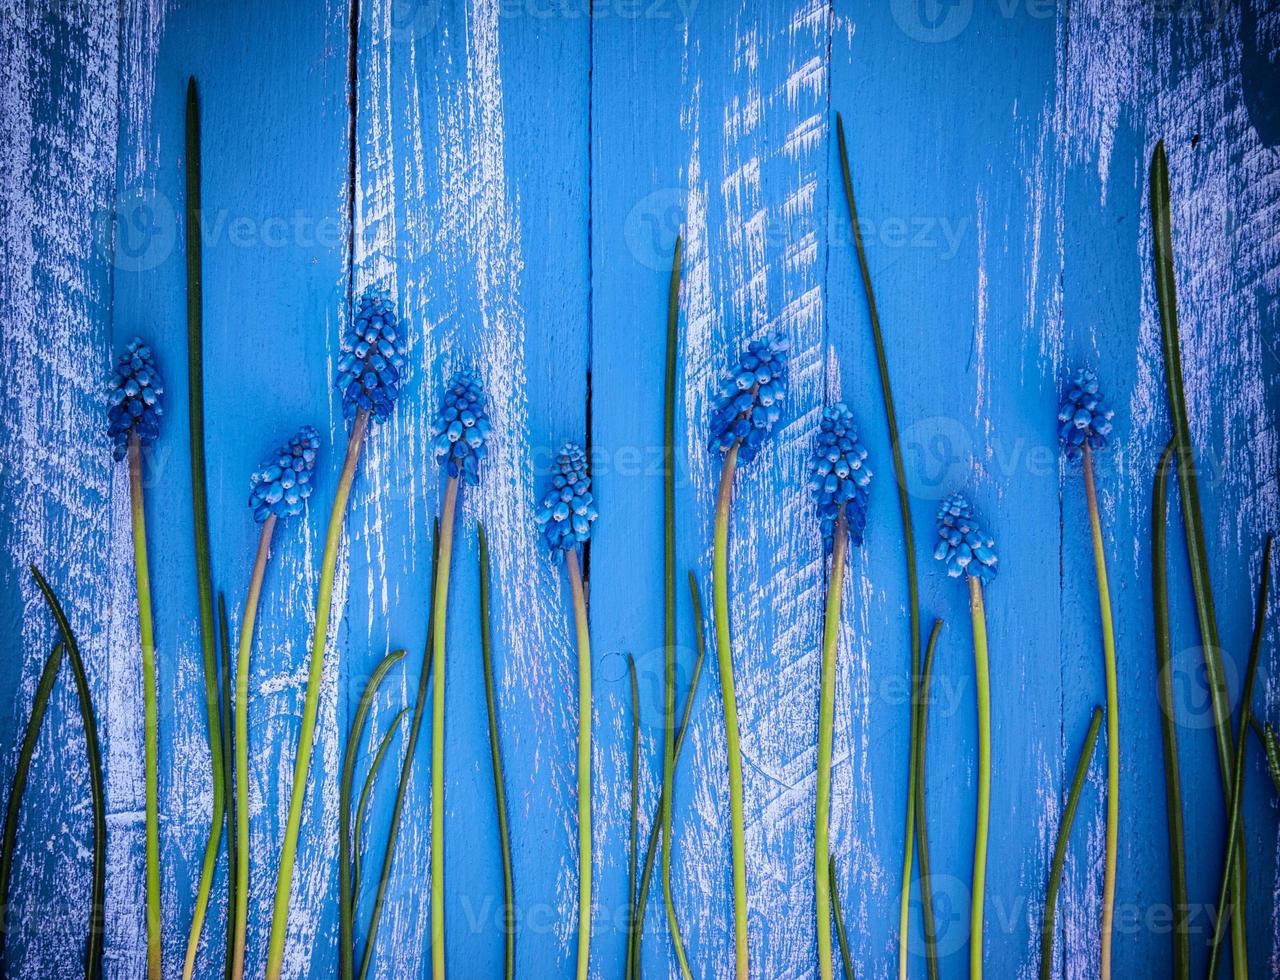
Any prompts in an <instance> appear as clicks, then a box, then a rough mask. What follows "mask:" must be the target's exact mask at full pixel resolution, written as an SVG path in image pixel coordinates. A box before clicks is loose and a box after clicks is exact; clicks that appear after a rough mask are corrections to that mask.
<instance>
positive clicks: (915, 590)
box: [836, 113, 936, 978]
mask: <svg viewBox="0 0 1280 980" xmlns="http://www.w3.org/2000/svg"><path fill="white" fill-rule="evenodd" d="M836 144H837V147H838V149H839V152H840V175H841V177H842V179H843V181H844V196H845V201H846V202H847V203H848V205H849V224H850V227H851V228H852V230H853V244H854V248H855V250H856V252H857V255H858V271H859V273H860V274H861V276H862V288H863V292H864V293H865V294H866V297H867V314H868V317H869V319H870V321H871V340H872V343H873V344H874V346H875V351H876V369H877V371H878V372H879V375H880V392H881V395H882V397H883V402H884V420H885V426H886V428H887V429H888V430H889V447H890V450H891V451H892V456H893V475H894V482H895V483H896V484H897V488H898V510H899V512H900V514H901V517H902V550H903V556H904V558H905V561H906V568H907V597H908V602H909V606H910V629H911V638H910V639H911V678H912V681H911V693H912V698H911V719H910V726H911V748H910V751H909V758H908V762H907V825H906V832H905V834H904V835H903V855H902V895H901V902H900V909H899V926H898V928H899V936H898V975H899V977H902V978H905V977H906V970H907V962H906V956H907V910H908V907H909V900H910V895H911V864H912V844H913V836H916V833H915V823H916V808H915V795H916V794H915V790H914V787H915V784H916V771H917V767H918V764H919V746H918V745H917V744H916V737H915V735H916V732H917V730H918V729H919V720H918V713H919V710H920V581H919V576H918V574H917V569H916V542H915V532H914V530H913V529H912V525H911V495H910V491H909V490H908V488H907V468H906V465H905V464H904V463H903V461H902V440H901V439H900V438H899V437H898V412H897V409H896V407H895V405H894V400H893V384H892V382H891V380H890V378H889V358H888V355H886V354H885V349H884V335H883V333H882V332H881V330H880V313H879V311H878V310H877V308H876V294H875V290H874V289H873V288H872V286H871V268H870V266H869V265H868V263H867V252H866V248H865V247H864V246H863V243H862V228H861V226H860V225H859V223H858V207H857V204H856V202H855V201H854V197H853V176H852V173H851V172H850V167H849V149H848V147H847V145H846V144H845V139H844V120H843V119H842V118H841V116H840V114H839V113H836ZM919 846H920V847H922V848H923V847H926V846H927V841H924V840H922V841H920V842H919ZM926 860H927V859H926ZM935 968H936V967H931V968H930V971H931V972H930V975H931V976H933V975H934V974H933V972H932V971H933V970H934V969H935Z"/></svg>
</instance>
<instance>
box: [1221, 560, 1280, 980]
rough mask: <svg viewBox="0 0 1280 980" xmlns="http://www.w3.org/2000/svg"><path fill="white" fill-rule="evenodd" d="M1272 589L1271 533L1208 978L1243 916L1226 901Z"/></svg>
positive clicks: (1238, 843) (1242, 699)
mask: <svg viewBox="0 0 1280 980" xmlns="http://www.w3.org/2000/svg"><path fill="white" fill-rule="evenodd" d="M1270 588H1271V535H1267V544H1266V547H1264V548H1263V549H1262V581H1261V582H1260V584H1259V586H1258V613H1257V616H1256V617H1255V619H1254V625H1253V645H1252V646H1251V647H1250V648H1249V665H1248V667H1246V668H1245V674H1244V689H1243V690H1242V691H1241V692H1240V732H1239V734H1238V735H1236V754H1235V769H1234V771H1233V772H1232V773H1231V818H1230V820H1229V821H1228V822H1227V852H1226V857H1225V858H1224V859H1223V862H1222V887H1221V889H1219V891H1218V904H1217V905H1216V906H1215V908H1217V909H1218V911H1219V915H1218V921H1217V924H1216V926H1215V928H1214V930H1213V950H1212V952H1210V954H1209V973H1208V976H1209V978H1210V980H1213V978H1214V977H1216V976H1217V975H1218V957H1219V955H1220V954H1221V952H1222V929H1223V926H1224V925H1225V924H1226V923H1225V921H1224V920H1226V919H1230V918H1237V919H1238V918H1242V917H1243V916H1244V909H1242V908H1236V907H1235V906H1233V905H1231V904H1229V903H1228V901H1227V893H1228V891H1229V889H1230V886H1231V878H1232V875H1233V874H1234V868H1235V856H1236V852H1237V851H1238V850H1242V849H1243V845H1242V843H1241V830H1242V828H1241V815H1240V814H1241V802H1242V800H1243V799H1244V764H1245V758H1244V741H1245V739H1246V738H1248V737H1249V719H1250V718H1251V717H1252V716H1253V687H1254V683H1255V681H1256V680H1257V678H1258V657H1259V654H1261V653H1262V637H1263V634H1264V633H1265V632H1266V628H1267V593H1268V591H1269V590H1270Z"/></svg>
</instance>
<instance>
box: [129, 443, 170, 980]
mask: <svg viewBox="0 0 1280 980" xmlns="http://www.w3.org/2000/svg"><path fill="white" fill-rule="evenodd" d="M129 509H130V516H131V519H132V525H133V567H134V576H135V578H136V581H137V588H138V635H139V639H140V642H141V645H142V700H143V722H142V743H143V770H144V781H145V787H146V788H145V797H146V866H147V871H146V878H147V976H148V977H150V978H151V980H160V977H161V973H162V971H161V964H160V949H161V941H162V938H163V937H162V935H161V921H160V800H159V796H160V794H159V785H160V780H159V773H158V768H157V757H158V754H159V728H160V725H159V718H158V713H157V706H156V642H155V633H154V630H153V629H152V624H151V574H150V570H149V569H148V566H147V521H146V514H145V512H144V510H143V503H142V448H141V446H140V445H139V442H138V434H137V432H133V433H130V435H129Z"/></svg>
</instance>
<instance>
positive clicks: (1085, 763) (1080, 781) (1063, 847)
mask: <svg viewBox="0 0 1280 980" xmlns="http://www.w3.org/2000/svg"><path fill="white" fill-rule="evenodd" d="M1101 728H1102V709H1101V708H1094V709H1093V717H1092V718H1091V719H1090V721H1089V731H1088V732H1087V733H1086V734H1085V737H1084V745H1083V746H1081V748H1080V756H1079V758H1078V759H1077V760H1076V774H1075V777H1074V778H1073V779H1072V780H1071V789H1070V791H1069V792H1068V793H1067V805H1066V807H1065V808H1064V809H1063V811H1062V821H1061V823H1059V824H1058V840H1057V843H1056V844H1054V847H1053V863H1052V864H1051V865H1050V867H1049V885H1048V888H1047V890H1046V891H1045V896H1044V923H1043V925H1042V926H1041V928H1040V980H1051V978H1052V977H1053V934H1054V928H1055V922H1056V919H1057V910H1058V887H1059V886H1060V885H1061V884H1062V868H1063V865H1064V864H1065V863H1066V860H1067V843H1068V841H1070V839H1071V825H1072V823H1074V822H1075V819H1076V810H1077V809H1078V808H1079V806H1080V793H1081V792H1082V791H1083V790H1084V782H1085V779H1086V778H1087V777H1088V775H1089V763H1090V761H1091V760H1092V759H1093V749H1094V746H1095V745H1097V742H1098V731H1099V730H1100V729H1101Z"/></svg>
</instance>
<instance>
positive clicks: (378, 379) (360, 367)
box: [336, 286, 405, 422]
mask: <svg viewBox="0 0 1280 980" xmlns="http://www.w3.org/2000/svg"><path fill="white" fill-rule="evenodd" d="M404 354H405V348H404V344H403V341H402V340H401V338H400V324H399V321H398V320H397V318H396V305H395V303H393V302H392V301H391V297H390V296H389V295H388V294H387V292H386V291H385V290H382V289H378V288H377V287H375V286H369V287H368V288H367V289H365V291H364V295H363V296H361V297H360V305H359V307H358V308H357V309H356V312H355V316H354V317H352V320H351V325H350V327H349V328H348V329H347V332H346V334H345V335H344V336H343V338H342V356H341V357H340V358H339V359H338V379H337V382H336V384H337V386H338V389H339V390H340V391H341V392H342V414H343V417H344V418H346V420H347V421H348V422H350V421H351V420H352V419H353V418H355V417H356V413H357V412H360V411H366V412H368V413H369V414H370V415H372V416H373V417H374V418H375V419H376V420H377V421H379V422H385V421H386V420H387V419H388V418H389V417H390V416H391V410H392V409H393V408H395V403H396V399H397V398H398V397H399V396H400V375H401V372H402V371H403V370H404Z"/></svg>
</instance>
